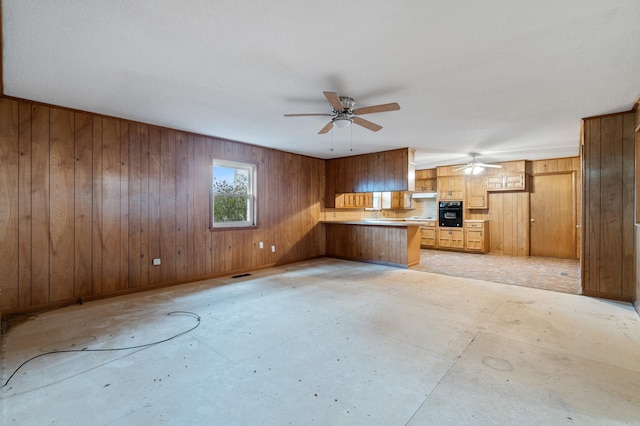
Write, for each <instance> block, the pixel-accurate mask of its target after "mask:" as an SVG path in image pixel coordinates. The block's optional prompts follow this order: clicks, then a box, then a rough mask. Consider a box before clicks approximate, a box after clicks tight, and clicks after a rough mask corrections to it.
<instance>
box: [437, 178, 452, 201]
mask: <svg viewBox="0 0 640 426" xmlns="http://www.w3.org/2000/svg"><path fill="white" fill-rule="evenodd" d="M438 199H440V200H450V199H451V194H450V193H449V178H448V177H439V178H438Z"/></svg>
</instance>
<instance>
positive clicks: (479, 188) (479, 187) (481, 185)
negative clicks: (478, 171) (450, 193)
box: [464, 176, 488, 209]
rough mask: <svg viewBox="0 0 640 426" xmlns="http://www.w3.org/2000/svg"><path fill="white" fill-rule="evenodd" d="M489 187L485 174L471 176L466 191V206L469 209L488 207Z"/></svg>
mask: <svg viewBox="0 0 640 426" xmlns="http://www.w3.org/2000/svg"><path fill="white" fill-rule="evenodd" d="M487 198H488V197H487V189H486V186H485V177H484V176H469V177H468V178H467V189H466V192H465V205H464V206H465V207H466V208H468V209H486V208H488V203H487Z"/></svg>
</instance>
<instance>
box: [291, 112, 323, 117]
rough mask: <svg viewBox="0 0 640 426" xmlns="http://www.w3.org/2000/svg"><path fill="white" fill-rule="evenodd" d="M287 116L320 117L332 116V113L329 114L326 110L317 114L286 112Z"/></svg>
mask: <svg viewBox="0 0 640 426" xmlns="http://www.w3.org/2000/svg"><path fill="white" fill-rule="evenodd" d="M284 116H285V117H315V116H319V117H331V114H327V113H324V112H321V113H317V114H285V115H284Z"/></svg>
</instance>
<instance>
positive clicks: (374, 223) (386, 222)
mask: <svg viewBox="0 0 640 426" xmlns="http://www.w3.org/2000/svg"><path fill="white" fill-rule="evenodd" d="M321 223H326V224H334V225H361V226H397V227H407V226H420V225H421V224H423V223H424V221H413V220H384V219H375V220H323V221H321Z"/></svg>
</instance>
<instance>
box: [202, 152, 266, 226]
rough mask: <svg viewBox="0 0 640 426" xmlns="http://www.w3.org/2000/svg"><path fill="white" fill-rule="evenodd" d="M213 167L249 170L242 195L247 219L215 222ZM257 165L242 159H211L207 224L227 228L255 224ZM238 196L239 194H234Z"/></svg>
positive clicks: (256, 218)
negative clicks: (244, 200) (243, 194)
mask: <svg viewBox="0 0 640 426" xmlns="http://www.w3.org/2000/svg"><path fill="white" fill-rule="evenodd" d="M214 167H229V168H234V169H242V170H247V171H248V172H249V179H248V182H247V194H246V195H245V196H244V197H245V198H246V199H247V219H248V220H245V221H235V222H215V214H214V203H215V197H216V193H215V192H214V191H213V190H214V188H213V179H214V175H213V170H214ZM256 177H257V166H256V164H255V163H247V162H242V161H230V160H222V159H213V161H212V164H211V190H210V195H211V197H210V198H211V202H210V203H209V206H210V210H211V214H210V221H209V222H210V223H209V226H210V227H211V229H228V228H247V227H253V226H257V224H258V222H257V220H258V215H257V206H256V205H257V202H256V200H257V196H256V188H257V182H256ZM219 196H227V195H225V194H219ZM236 196H240V195H236Z"/></svg>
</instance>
